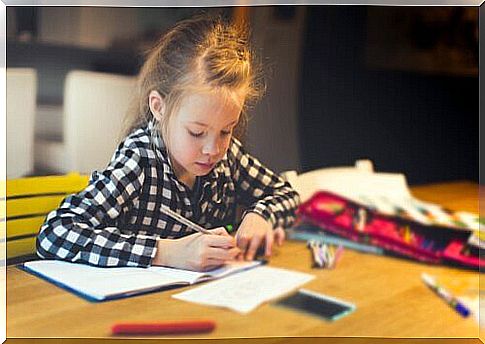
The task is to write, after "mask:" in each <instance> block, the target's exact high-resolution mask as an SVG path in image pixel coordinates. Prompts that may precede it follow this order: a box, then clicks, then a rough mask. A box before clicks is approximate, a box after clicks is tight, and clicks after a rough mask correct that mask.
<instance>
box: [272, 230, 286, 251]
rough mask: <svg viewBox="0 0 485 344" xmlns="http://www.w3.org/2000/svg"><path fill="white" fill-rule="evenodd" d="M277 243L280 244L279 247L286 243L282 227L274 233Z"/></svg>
mask: <svg viewBox="0 0 485 344" xmlns="http://www.w3.org/2000/svg"><path fill="white" fill-rule="evenodd" d="M274 237H275V241H276V243H277V244H278V246H281V245H283V242H284V241H285V237H286V233H285V230H284V229H283V228H281V227H278V228H276V229H275V233H274Z"/></svg>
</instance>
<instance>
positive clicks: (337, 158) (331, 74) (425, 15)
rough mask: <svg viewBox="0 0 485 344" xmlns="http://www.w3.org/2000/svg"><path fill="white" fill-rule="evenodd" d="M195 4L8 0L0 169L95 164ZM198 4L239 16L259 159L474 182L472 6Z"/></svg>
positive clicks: (17, 171) (13, 173)
mask: <svg viewBox="0 0 485 344" xmlns="http://www.w3.org/2000/svg"><path fill="white" fill-rule="evenodd" d="M200 11H201V9H200V8H136V7H132V8H113V7H110V8H106V7H24V6H23V7H7V131H8V132H7V176H8V177H9V178H14V177H19V176H24V175H46V174H63V173H67V172H69V171H79V172H81V173H90V172H91V171H92V170H93V169H100V168H103V167H104V166H105V165H106V164H107V162H108V161H109V158H110V156H111V154H112V153H113V152H114V149H115V147H116V145H117V142H116V140H118V139H119V137H120V130H121V127H122V125H121V124H122V120H123V117H124V115H125V111H126V107H127V104H128V101H129V98H130V93H131V89H132V86H133V82H134V77H135V76H136V74H137V72H138V70H139V68H140V66H141V65H142V63H143V56H144V52H145V51H146V50H147V49H149V48H150V47H151V46H152V45H153V44H154V43H155V41H156V40H157V38H158V37H159V36H160V34H162V33H163V32H164V31H165V30H166V29H167V28H168V27H170V26H171V25H173V24H174V23H175V22H176V21H178V20H180V19H183V18H186V17H189V16H191V15H193V14H195V13H197V12H200ZM204 11H205V12H209V13H212V12H213V13H219V14H222V15H223V16H226V17H228V18H232V19H233V20H240V19H241V18H246V19H247V20H249V22H250V25H251V29H252V34H253V41H254V46H255V48H256V52H257V54H258V55H259V56H260V58H261V60H262V62H263V65H264V68H265V74H266V84H267V91H266V96H265V97H264V98H263V99H262V101H260V102H259V103H258V104H257V105H256V106H255V107H254V108H252V109H251V110H250V116H251V120H250V122H249V127H248V131H247V134H246V136H245V137H244V141H245V144H246V145H247V146H248V148H249V150H250V152H251V153H253V154H254V155H255V156H257V157H258V158H260V160H262V161H263V162H264V163H265V164H267V165H268V166H269V167H271V168H273V169H274V170H276V171H278V172H282V171H286V170H296V171H298V172H306V171H310V170H314V169H318V168H323V167H335V166H351V165H353V164H354V162H355V161H356V160H357V159H370V160H372V161H373V163H374V166H375V169H376V171H379V172H399V173H404V174H405V175H406V177H407V179H408V182H409V183H410V184H424V183H430V182H439V181H447V180H464V179H466V180H471V181H475V182H478V181H479V176H478V172H479V171H478V165H479V151H478V149H479V148H478V147H479V142H478V140H479V127H478V124H479V108H478V104H479V87H478V8H477V7H387V6H386V7H379V6H260V7H227V8H208V9H204ZM106 90H108V91H106ZM105 91H106V92H108V93H107V94H105V93H104V92H105ZM96 97H97V98H96ZM103 102H105V103H107V104H102V103H103ZM29 137H32V139H31V140H30V139H29ZM103 140H104V141H103ZM24 158H25V159H24ZM23 160H25V162H21V161H23ZM16 166H20V167H18V168H17V167H16Z"/></svg>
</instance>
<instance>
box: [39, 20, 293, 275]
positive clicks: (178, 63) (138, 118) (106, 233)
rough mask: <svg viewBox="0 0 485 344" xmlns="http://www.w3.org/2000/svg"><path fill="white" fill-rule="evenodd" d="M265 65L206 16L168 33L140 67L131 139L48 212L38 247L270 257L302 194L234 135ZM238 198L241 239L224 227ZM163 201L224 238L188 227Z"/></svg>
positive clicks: (131, 258) (196, 259)
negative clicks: (258, 253) (82, 185)
mask: <svg viewBox="0 0 485 344" xmlns="http://www.w3.org/2000/svg"><path fill="white" fill-rule="evenodd" d="M254 64H255V63H254V58H253V56H252V53H251V51H250V49H249V45H248V30H247V29H245V28H244V27H241V26H239V25H235V24H230V23H225V22H224V21H223V20H222V19H220V18H209V17H206V16H198V17H194V18H192V19H189V20H185V21H182V22H179V23H178V24H177V25H176V26H175V27H174V28H172V29H171V30H170V31H168V32H167V33H166V34H165V35H164V36H163V37H162V38H161V40H160V42H159V43H158V44H157V45H156V46H155V48H154V49H153V50H152V51H151V52H150V54H149V55H148V58H147V60H146V62H145V64H144V65H143V67H142V69H141V71H140V75H139V80H138V87H137V109H136V110H135V111H133V115H134V117H133V118H132V120H131V123H130V125H129V130H128V131H127V137H126V138H125V139H124V140H123V141H122V142H121V144H120V145H119V146H118V148H117V150H116V152H115V153H114V155H113V157H112V159H111V162H110V163H109V165H108V167H107V168H106V169H105V170H104V171H101V172H96V171H95V172H94V173H93V174H92V176H91V179H90V182H89V185H88V186H87V187H86V188H85V189H84V190H83V191H81V192H80V193H78V194H75V195H71V196H69V197H67V198H66V199H65V200H64V201H63V202H62V203H61V205H60V207H59V208H58V209H57V210H55V211H52V212H51V213H50V214H49V215H48V216H47V218H46V220H45V223H44V224H43V225H42V227H41V230H40V232H39V235H38V237H37V253H38V255H39V256H40V257H42V258H51V259H64V260H68V261H72V262H81V263H87V264H92V265H98V266H142V267H146V266H150V265H163V266H169V267H175V268H182V269H190V270H209V269H213V268H215V267H218V266H221V265H223V264H225V263H226V262H228V261H231V260H234V259H241V258H245V259H248V260H252V259H253V258H254V255H255V253H256V250H257V249H258V247H259V246H262V245H263V243H264V247H265V254H266V255H267V256H269V255H271V248H272V244H273V242H274V240H276V241H277V243H278V244H281V243H282V241H283V239H284V231H283V230H282V229H281V228H283V227H288V226H291V224H292V223H293V221H294V211H295V209H296V208H297V206H298V204H299V197H298V194H297V193H296V192H295V191H294V190H293V189H292V188H291V186H290V185H289V184H288V183H287V182H285V181H284V180H283V179H281V178H280V177H279V176H278V175H277V174H275V173H273V172H272V171H270V170H269V169H267V168H266V167H265V166H263V165H262V164H261V163H260V162H259V161H258V160H257V159H255V158H254V157H252V156H251V155H249V154H248V153H247V152H246V151H245V150H244V148H243V147H242V145H241V143H240V142H239V141H238V140H237V139H236V138H235V137H234V136H233V131H234V129H235V128H236V126H237V125H238V124H240V123H241V122H243V118H244V117H243V116H244V115H241V113H244V110H245V108H246V107H247V104H248V103H249V102H250V101H252V100H254V99H256V98H257V96H258V95H259V90H258V87H257V84H258V83H257V80H258V75H257V73H256V68H255V66H254ZM94 125H95V124H94ZM238 204H239V205H241V206H243V207H245V212H244V213H243V215H242V220H241V222H240V225H239V227H238V228H237V233H236V235H235V237H232V236H230V235H229V234H228V233H227V232H226V230H225V229H224V228H223V227H222V226H224V225H227V224H229V223H234V221H235V216H236V205H238ZM162 205H165V206H168V207H169V208H170V209H172V210H174V211H176V212H177V213H179V214H180V215H182V216H184V217H186V218H187V219H189V220H191V221H193V222H196V223H198V224H200V225H202V226H203V227H205V228H214V229H213V230H211V233H212V234H214V235H207V234H201V233H196V232H194V231H193V230H192V229H190V228H188V227H186V226H184V225H182V224H180V223H178V222H177V221H176V220H173V219H172V218H170V217H168V216H167V215H165V214H164V213H163V212H161V211H160V208H161V206H162Z"/></svg>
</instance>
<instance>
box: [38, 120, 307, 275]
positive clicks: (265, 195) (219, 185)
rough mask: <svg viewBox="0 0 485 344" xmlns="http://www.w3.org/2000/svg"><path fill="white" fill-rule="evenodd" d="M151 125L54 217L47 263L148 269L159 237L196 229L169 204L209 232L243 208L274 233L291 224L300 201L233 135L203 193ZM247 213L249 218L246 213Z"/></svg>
mask: <svg viewBox="0 0 485 344" xmlns="http://www.w3.org/2000/svg"><path fill="white" fill-rule="evenodd" d="M151 129H152V124H151V123H150V124H148V125H147V126H145V127H144V128H140V129H138V130H136V131H134V132H133V133H132V134H131V135H129V136H128V137H127V138H126V139H125V140H124V141H123V142H122V143H121V144H120V145H119V146H118V149H117V150H116V152H115V154H114V155H113V158H112V159H111V162H110V163H109V165H108V167H107V168H106V169H105V170H104V171H101V172H98V171H95V172H94V173H93V174H92V176H91V178H90V182H89V185H88V186H87V187H86V188H85V189H84V190H83V191H81V192H80V193H78V194H74V195H71V196H68V197H67V198H65V199H64V200H63V201H62V203H61V205H60V207H59V208H58V209H56V210H54V211H52V212H51V213H49V214H48V216H47V218H46V220H45V222H44V224H43V225H42V227H41V229H40V232H39V235H38V237H37V253H38V255H39V256H40V257H42V258H51V259H63V260H69V261H73V262H82V263H87V264H92V265H98V266H143V267H146V266H149V265H150V264H151V261H152V259H153V257H154V256H155V253H156V240H157V238H174V239H175V238H179V237H182V236H185V235H188V234H192V233H193V231H192V230H191V229H189V228H187V227H186V226H184V225H182V224H179V223H177V222H176V221H175V220H173V219H172V218H170V217H168V216H166V215H165V214H163V213H162V212H161V211H160V210H159V209H160V207H161V206H162V205H165V206H168V207H170V208H171V209H172V210H174V211H176V212H178V213H179V214H181V215H183V216H184V217H186V218H188V219H190V220H192V221H193V222H196V223H198V224H200V225H202V226H204V227H206V228H215V227H219V226H223V225H226V224H230V223H234V221H235V213H236V205H237V204H240V205H242V206H243V207H245V208H246V212H245V213H247V212H255V213H257V214H259V215H261V216H263V217H264V218H265V219H267V220H268V221H270V222H271V224H272V225H273V228H276V227H288V226H291V225H292V223H293V221H294V216H295V210H296V208H297V206H298V205H299V196H298V194H297V193H296V191H294V190H293V189H292V187H291V186H290V185H289V184H288V183H287V182H285V181H284V180H283V179H282V178H281V177H279V176H278V175H277V174H275V173H273V172H272V171H270V170H269V169H267V168H266V167H264V166H263V165H262V164H261V163H260V162H259V161H258V160H257V159H255V158H254V157H252V156H251V155H249V154H248V153H246V152H245V151H244V149H243V147H242V146H241V143H240V142H239V141H238V140H237V139H235V138H233V139H232V140H231V144H230V146H229V149H228V151H227V153H226V155H225V157H224V158H223V159H222V160H221V161H220V162H219V163H218V164H217V165H216V167H214V169H213V170H212V172H211V173H209V174H208V175H206V176H203V177H200V180H199V192H195V193H194V192H193V191H192V190H191V189H190V188H188V187H187V186H186V185H185V184H183V183H181V182H179V181H178V179H177V178H176V176H175V174H174V172H173V170H172V167H171V163H170V159H169V156H168V154H167V151H166V149H165V146H164V144H163V142H162V140H161V139H160V138H157V139H153V138H151V137H150V132H151ZM243 216H244V215H243Z"/></svg>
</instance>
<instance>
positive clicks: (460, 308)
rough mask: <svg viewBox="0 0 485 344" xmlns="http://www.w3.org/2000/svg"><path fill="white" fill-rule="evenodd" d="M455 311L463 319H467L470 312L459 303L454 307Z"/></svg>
mask: <svg viewBox="0 0 485 344" xmlns="http://www.w3.org/2000/svg"><path fill="white" fill-rule="evenodd" d="M455 309H456V311H457V312H458V313H460V314H461V315H462V316H464V317H467V316H469V315H470V310H469V309H468V308H467V307H465V306H464V305H463V304H461V303H459V302H458V303H457V304H456V305H455Z"/></svg>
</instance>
